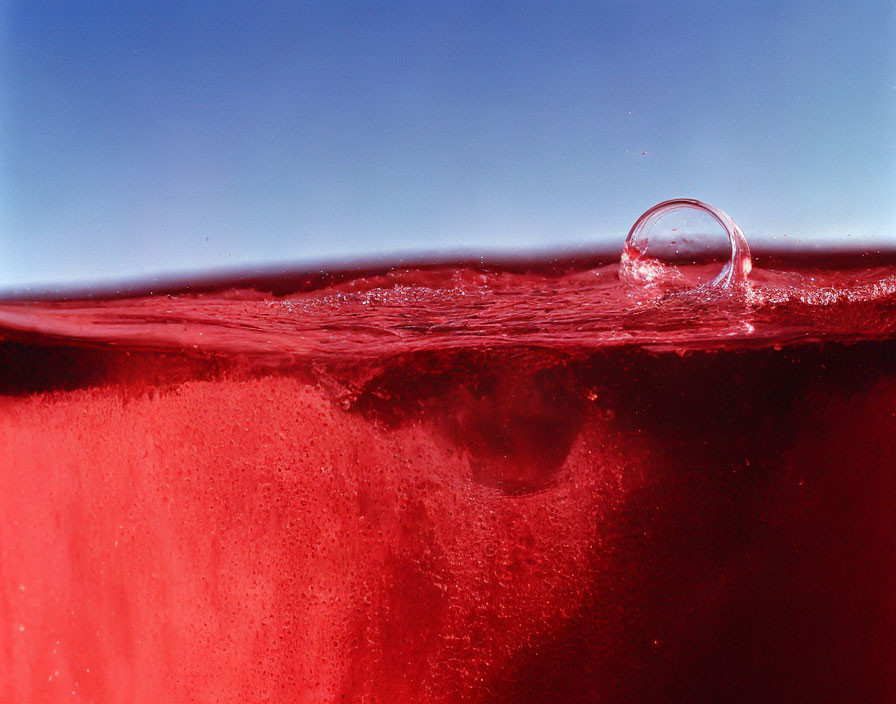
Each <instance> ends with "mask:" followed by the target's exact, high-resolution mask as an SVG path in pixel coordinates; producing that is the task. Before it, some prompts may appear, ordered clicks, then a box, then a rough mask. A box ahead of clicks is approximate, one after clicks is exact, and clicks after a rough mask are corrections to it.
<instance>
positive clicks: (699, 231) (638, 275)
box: [619, 198, 752, 288]
mask: <svg viewBox="0 0 896 704" xmlns="http://www.w3.org/2000/svg"><path fill="white" fill-rule="evenodd" d="M751 269H752V263H751V259H750V247H749V245H748V244H747V240H746V238H745V237H744V233H743V232H742V231H741V229H740V228H739V227H738V226H737V225H736V224H735V223H734V221H733V220H732V219H731V218H730V217H729V216H728V215H727V214H725V213H724V212H722V211H721V210H719V209H718V208H714V207H713V206H711V205H707V204H706V203H701V202H700V201H699V200H693V199H689V198H681V199H677V200H667V201H664V202H662V203H659V204H657V205H655V206H653V207H652V208H650V209H649V210H648V211H647V212H645V213H644V214H643V215H641V217H640V218H638V220H637V221H636V222H635V224H634V225H633V226H632V229H631V231H630V232H629V234H628V238H627V239H626V241H625V244H624V245H623V248H622V257H621V261H620V269H619V276H620V278H622V279H623V280H624V281H627V282H628V283H631V284H635V285H639V286H652V285H663V286H666V287H673V288H694V287H702V286H718V287H728V286H731V285H732V284H739V283H742V282H743V281H745V280H746V277H747V275H748V274H749V273H750V270H751Z"/></svg>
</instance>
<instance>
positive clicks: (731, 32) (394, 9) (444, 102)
mask: <svg viewBox="0 0 896 704" xmlns="http://www.w3.org/2000/svg"><path fill="white" fill-rule="evenodd" d="M894 8H896V6H894V3H893V2H891V1H889V0H888V1H887V2H878V1H875V0H871V1H869V2H861V3H842V2H841V3H794V2H792V3H784V4H783V5H782V4H780V3H771V2H768V3H762V2H755V3H716V2H713V3H709V2H705V3H704V2H692V3H668V4H663V5H662V6H656V5H654V4H653V3H646V2H593V3H548V2H545V3H525V2H524V3H501V2H497V3H466V2H450V3H442V2H427V3H407V4H402V3H394V2H390V3H379V4H373V3H364V4H362V3H339V2H333V1H331V0H330V1H325V2H309V3H292V2H246V3H235V2H230V3H221V2H168V1H167V0H155V1H152V2H139V3H134V2H121V3H107V2H102V3H99V2H96V3H95V2H89V1H81V2H67V3H45V2H8V0H7V1H6V2H3V0H0V47H2V51H0V74H2V75H0V91H2V92H0V119H2V123H0V124H2V131H0V287H2V288H8V287H11V286H21V285H24V284H50V283H66V282H74V281H97V282H98V281H104V280H113V279H122V278H128V277H146V276H151V275H154V274H157V273H174V272H185V271H195V270H209V269H211V270H215V269H227V268H234V267H241V266H245V265H255V264H271V263H273V264H283V263H291V262H298V263H307V262H310V261H316V260H330V261H332V260H341V259H344V258H345V257H349V258H353V259H354V258H358V257H364V256H370V255H375V254H382V253H394V252H420V251H433V250H435V251H441V252H446V251H448V252H450V251H453V250H457V249H459V248H464V249H466V250H467V251H472V252H488V251H493V250H510V251H520V250H530V249H532V248H538V247H551V248H556V247H562V246H570V245H571V246H581V245H584V244H588V243H595V246H615V245H616V244H619V245H621V242H622V240H623V239H624V237H625V234H626V232H627V231H628V228H629V227H630V226H631V224H632V222H633V221H634V220H635V219H636V218H637V217H638V215H640V213H641V212H642V211H643V210H645V209H646V208H648V207H649V206H651V205H653V204H654V203H656V202H658V201H660V200H665V199H667V198H671V197H677V196H687V197H696V198H700V199H703V200H706V201H707V202H710V203H712V204H714V205H717V206H719V207H721V208H722V209H723V210H725V211H727V212H728V213H729V214H730V215H731V216H732V217H733V218H734V219H735V220H736V221H737V222H738V224H740V225H741V227H742V229H743V230H744V231H745V232H746V234H747V237H748V239H749V240H750V241H751V242H752V243H754V244H759V243H761V242H763V241H765V242H768V243H773V244H774V243H778V244H780V243H781V242H794V243H797V244H798V245H799V246H804V247H812V246H818V245H819V243H821V244H825V243H829V242H832V241H833V242H837V243H838V246H861V247H869V248H878V247H881V246H887V245H889V246H893V245H894V244H896V197H894V196H896V9H894Z"/></svg>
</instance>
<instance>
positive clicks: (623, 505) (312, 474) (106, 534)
mask: <svg viewBox="0 0 896 704" xmlns="http://www.w3.org/2000/svg"><path fill="white" fill-rule="evenodd" d="M337 279H338V280H335V279H334V280H333V281H331V282H329V283H328V282H317V284H316V285H315V286H312V287H308V288H307V289H306V290H302V291H299V292H296V293H293V294H285V295H276V296H275V295H272V294H270V293H265V292H264V291H257V290H245V289H244V290H229V291H214V290H206V291H203V292H202V293H194V294H190V293H188V292H186V293H185V292H181V293H178V294H176V295H164V294H163V295H153V296H146V297H137V298H118V299H117V298H106V299H103V300H79V301H68V302H52V301H46V300H45V301H32V302H27V301H8V302H6V303H3V304H0V629H2V638H0V701H10V702H59V701H84V702H183V701H196V702H231V701H232V702H236V701H258V702H343V701H345V702H630V701H650V702H655V701H682V702H684V701H720V700H721V701H744V702H748V701H749V702H754V701H757V700H764V701H788V702H792V701H871V702H889V701H896V515H894V510H893V509H894V506H896V473H894V469H896V443H894V442H893V438H894V437H896V269H893V268H888V267H879V268H876V269H863V270H841V271H824V270H809V269H805V268H804V269H797V270H785V269H783V268H782V269H780V270H772V269H762V268H761V267H760V268H757V269H756V270H755V271H754V273H753V276H752V281H753V284H752V286H751V287H750V288H749V289H748V290H738V291H734V292H725V293H711V292H705V291H703V292H700V291H697V292H694V291H690V292H669V291H663V290H661V289H658V288H653V289H645V290H634V289H632V288H630V287H627V286H626V285H624V284H622V283H620V282H619V280H618V278H617V277H616V272H615V267H613V266H607V267H598V268H596V269H588V270H579V271H576V270H568V271H556V270H549V269H548V268H547V267H542V268H541V269H539V268H538V267H532V268H530V269H529V270H518V271H508V270H482V269H476V268H471V267H444V268H435V269H430V270H416V269H415V270H401V271H399V270H392V271H388V272H385V271H384V272H381V273H380V274H377V275H373V274H371V275H368V276H364V277H360V278H352V277H350V276H344V277H341V279H339V278H338V277H337Z"/></svg>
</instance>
